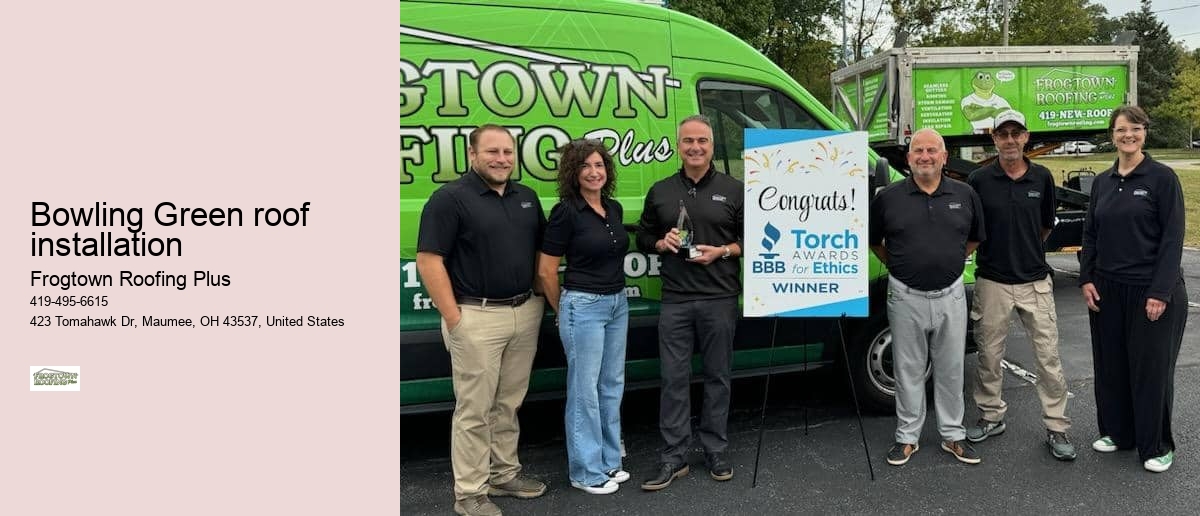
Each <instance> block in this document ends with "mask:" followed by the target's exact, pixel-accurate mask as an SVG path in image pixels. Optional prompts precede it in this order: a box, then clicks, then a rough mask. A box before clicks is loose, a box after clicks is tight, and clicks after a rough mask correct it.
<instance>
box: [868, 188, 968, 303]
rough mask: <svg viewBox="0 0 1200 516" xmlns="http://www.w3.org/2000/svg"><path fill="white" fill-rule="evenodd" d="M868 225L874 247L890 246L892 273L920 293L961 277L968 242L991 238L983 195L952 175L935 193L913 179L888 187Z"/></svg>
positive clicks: (874, 205)
mask: <svg viewBox="0 0 1200 516" xmlns="http://www.w3.org/2000/svg"><path fill="white" fill-rule="evenodd" d="M870 224H871V225H870V229H869V233H870V243H871V245H883V246H884V247H886V248H887V254H888V264H887V266H888V273H889V274H891V275H892V276H894V277H895V278H896V279H898V280H900V281H901V282H902V283H904V284H905V285H908V286H909V287H912V288H915V289H917V290H939V289H943V288H946V287H949V286H950V285H951V284H953V283H954V280H956V279H958V277H959V276H961V275H962V273H963V264H964V263H965V262H966V256H967V242H968V241H970V242H982V241H983V240H984V239H985V238H986V234H987V232H986V229H985V228H984V225H983V207H982V206H980V204H979V196H978V195H975V191H974V190H972V189H971V187H970V186H967V184H966V183H964V182H962V181H958V180H955V179H951V178H949V177H942V180H941V183H940V184H938V187H937V190H934V192H933V194H926V193H925V192H923V191H921V189H920V188H918V187H917V183H916V181H914V180H913V178H912V177H909V178H907V179H905V180H904V181H900V182H896V183H892V184H891V185H888V186H887V187H886V188H884V189H883V190H881V191H880V192H879V194H878V195H876V196H875V199H874V200H872V201H871V221H870Z"/></svg>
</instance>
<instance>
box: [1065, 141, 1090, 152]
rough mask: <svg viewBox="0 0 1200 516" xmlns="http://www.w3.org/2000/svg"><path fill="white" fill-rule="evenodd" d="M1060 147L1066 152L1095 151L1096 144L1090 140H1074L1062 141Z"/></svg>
mask: <svg viewBox="0 0 1200 516" xmlns="http://www.w3.org/2000/svg"><path fill="white" fill-rule="evenodd" d="M1062 149H1063V151H1064V152H1066V153H1067V154H1083V153H1091V152H1093V151H1095V150H1096V145H1095V144H1093V143H1092V142H1085V141H1075V142H1067V143H1064V144H1063V146H1062Z"/></svg>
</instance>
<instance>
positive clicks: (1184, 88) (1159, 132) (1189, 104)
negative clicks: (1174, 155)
mask: <svg viewBox="0 0 1200 516" xmlns="http://www.w3.org/2000/svg"><path fill="white" fill-rule="evenodd" d="M1150 116H1151V117H1152V124H1151V125H1152V128H1151V131H1150V135H1151V142H1148V143H1157V144H1158V145H1157V146H1158V147H1165V146H1169V147H1176V146H1184V147H1187V146H1188V145H1189V143H1190V142H1191V141H1192V140H1194V139H1196V137H1197V134H1198V133H1197V129H1198V128H1200V55H1198V53H1197V52H1191V53H1187V52H1182V53H1181V55H1180V58H1179V74H1178V75H1176V76H1175V88H1174V89H1172V90H1171V93H1170V94H1169V95H1168V96H1167V101H1166V102H1165V103H1163V104H1161V105H1159V106H1158V107H1157V108H1156V109H1155V110H1154V111H1152V112H1151V113H1150ZM1175 119H1178V123H1176V120H1175ZM1176 125H1178V127H1175V126H1176Z"/></svg>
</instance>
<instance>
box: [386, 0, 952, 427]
mask: <svg viewBox="0 0 1200 516" xmlns="http://www.w3.org/2000/svg"><path fill="white" fill-rule="evenodd" d="M400 78H401V87H400V117H401V118H400V135H401V136H400V167H401V168H400V209H401V212H400V223H401V224H400V256H401V271H402V274H401V279H402V282H403V283H402V285H401V290H400V296H401V303H400V304H401V309H400V330H401V337H400V357H401V358H400V360H401V362H400V374H401V385H400V399H401V412H402V413H415V412H426V411H436V410H446V409H450V408H452V407H453V403H454V394H453V390H452V388H451V383H450V360H449V354H448V353H447V352H446V350H445V348H444V347H443V345H442V341H441V333H440V326H439V315H438V312H437V309H436V308H435V307H434V306H433V305H432V303H431V299H430V297H429V295H428V293H427V292H426V291H425V290H424V289H423V288H422V285H421V278H420V277H419V276H418V274H417V267H416V262H415V257H416V245H417V228H418V225H419V224H418V223H419V220H420V214H421V209H422V207H423V206H424V203H425V200H426V199H427V198H428V197H429V195H430V194H431V193H432V192H433V191H434V190H435V189H437V188H438V187H439V186H440V185H441V184H443V183H446V182H449V181H452V180H454V179H455V178H457V177H458V176H459V175H460V174H462V173H464V172H466V171H467V166H468V165H467V158H466V148H467V142H466V137H467V135H468V134H469V133H470V131H471V130H472V129H474V128H475V127H476V126H478V125H481V124H484V123H496V124H500V125H503V126H505V127H507V128H508V129H509V131H510V132H511V133H512V134H513V136H514V137H515V138H516V142H517V146H516V150H517V162H518V167H517V170H516V171H514V179H516V180H518V181H520V182H521V183H522V184H525V185H527V186H530V187H532V188H533V189H534V190H535V191H537V192H538V194H539V196H540V197H541V198H542V202H543V204H544V206H545V209H546V212H547V213H549V211H550V208H551V207H552V206H553V205H554V203H555V202H557V198H556V194H555V183H554V180H555V174H556V173H555V168H556V166H557V163H556V160H557V156H556V154H555V152H554V149H556V148H557V147H559V146H560V145H562V144H565V143H566V142H568V141H570V140H572V139H575V138H595V139H600V140H602V141H603V142H605V144H606V145H607V146H608V148H609V150H610V152H611V153H612V155H613V158H614V161H615V162H616V168H617V177H618V182H617V189H616V192H615V196H616V197H617V198H618V200H619V201H620V202H621V203H622V204H623V205H624V207H625V216H626V221H625V222H626V224H633V223H635V222H636V221H637V220H638V219H639V217H640V216H641V211H642V204H643V198H644V195H645V193H646V191H647V190H648V189H649V187H650V185H652V184H653V183H654V182H655V181H657V180H659V179H661V178H663V177H666V176H668V175H670V174H672V173H674V172H675V171H676V170H677V169H678V167H679V166H680V165H679V160H678V159H677V157H676V156H675V151H674V139H675V132H676V127H677V125H678V123H679V121H680V120H682V119H683V118H685V117H687V116H689V115H692V114H695V113H703V114H705V115H708V116H709V117H710V118H711V119H712V121H713V125H714V132H715V133H716V134H715V137H716V149H715V155H714V161H715V162H716V167H717V168H718V169H719V170H722V171H724V172H726V173H729V174H732V175H733V176H735V177H737V178H738V179H742V172H743V165H742V148H743V145H742V138H743V130H744V129H746V128H773V129H779V128H784V129H839V130H840V129H845V128H846V126H845V125H844V123H843V122H841V121H840V120H838V119H837V118H836V117H834V115H833V114H831V113H830V112H829V111H828V110H827V109H826V108H825V107H823V106H822V105H821V104H820V103H819V102H817V101H816V100H815V99H814V98H813V97H812V96H811V95H809V93H808V92H807V91H805V90H804V89H803V88H802V87H801V86H800V85H799V84H797V83H796V81H794V80H793V79H792V78H791V77H789V76H788V75H787V74H786V73H784V72H783V70H781V69H780V68H779V67H777V66H776V65H774V64H773V63H771V62H770V61H769V60H768V59H767V58H766V57H764V56H763V55H762V54H760V53H758V52H757V51H755V50H754V49H753V48H751V47H750V46H749V45H747V44H745V43H744V42H742V41H741V40H739V39H738V38H736V37H734V36H733V35H731V34H729V33H727V32H725V31H723V30H721V29H720V28H718V27H715V26H713V25H711V24H709V23H707V22H705V21H702V20H699V19H696V18H693V17H691V16H688V15H685V14H682V13H679V12H676V11H671V10H668V9H665V8H662V7H658V6H653V5H645V4H639V3H636V2H632V1H622V0H607V1H602V0H499V1H488V2H484V1H472V0H462V1H455V0H411V1H410V0H401V2H400ZM876 167H877V168H879V167H886V161H884V160H877V164H876ZM883 171H884V175H885V176H886V172H887V170H886V168H884V169H883ZM893 174H894V172H893ZM659 265H660V262H659V259H658V256H657V255H652V254H651V255H648V254H645V253H641V252H639V251H637V250H636V249H632V248H631V249H630V250H629V252H628V253H627V254H626V255H625V265H624V266H625V274H626V276H627V281H626V292H627V294H628V297H629V305H630V330H629V341H628V355H627V360H628V361H627V365H626V385H627V386H628V388H630V389H635V388H639V387H656V386H658V384H659V378H658V373H659V364H658V359H657V355H658V343H657V334H656V325H657V316H658V307H659V299H660V295H659V294H660V286H661V283H660V281H659V278H658V275H659ZM533 266H534V264H530V267H533ZM967 269H968V276H967V280H968V282H973V275H972V274H970V273H971V272H972V271H973V267H968V268H967ZM870 277H871V278H872V279H871V282H872V284H871V317H870V318H867V319H853V320H850V323H851V324H850V325H849V327H848V328H847V330H848V331H847V335H846V339H847V343H848V352H849V356H850V370H851V372H852V375H853V377H854V378H855V383H856V385H857V388H858V392H859V397H860V399H862V400H863V401H864V404H865V405H867V406H870V407H874V408H879V409H884V410H891V409H892V399H893V398H892V397H893V394H894V380H893V378H892V368H891V350H890V345H891V333H890V332H889V331H888V324H887V316H886V313H885V310H884V307H883V304H882V301H883V300H884V299H885V296H884V295H883V294H884V292H885V288H886V283H887V282H886V271H885V270H884V268H883V267H882V266H881V264H880V263H879V262H878V261H877V260H876V259H875V258H874V257H873V256H872V258H871V265H870ZM777 335H778V337H777V339H776V342H775V345H774V349H772V345H771V321H770V320H768V319H743V320H742V322H741V323H740V326H739V329H738V334H737V339H736V343H735V346H734V360H733V373H734V376H735V377H739V376H754V375H762V374H766V373H767V372H787V371H799V370H807V369H811V368H816V367H819V366H825V365H829V364H833V363H837V362H838V361H839V360H840V359H841V356H842V352H841V348H840V337H839V331H838V324H837V320H836V319H780V321H779V327H778V332H777ZM565 375H566V360H565V357H564V356H563V351H562V346H561V345H560V343H559V340H558V335H557V332H556V331H554V325H553V316H552V315H549V314H548V315H547V318H546V324H545V325H544V326H543V331H542V334H541V341H540V345H539V349H538V355H537V358H536V359H535V361H534V372H533V376H532V378H531V380H530V386H529V397H528V399H531V400H533V399H541V398H552V397H556V396H562V395H563V394H564V392H565V382H564V378H565Z"/></svg>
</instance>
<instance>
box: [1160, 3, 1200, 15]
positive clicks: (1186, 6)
mask: <svg viewBox="0 0 1200 516" xmlns="http://www.w3.org/2000/svg"><path fill="white" fill-rule="evenodd" d="M1193 7H1200V4H1191V5H1185V6H1182V7H1172V8H1170V9H1159V10H1157V11H1150V14H1158V13H1165V12H1170V11H1179V10H1182V9H1191V8H1193Z"/></svg>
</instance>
